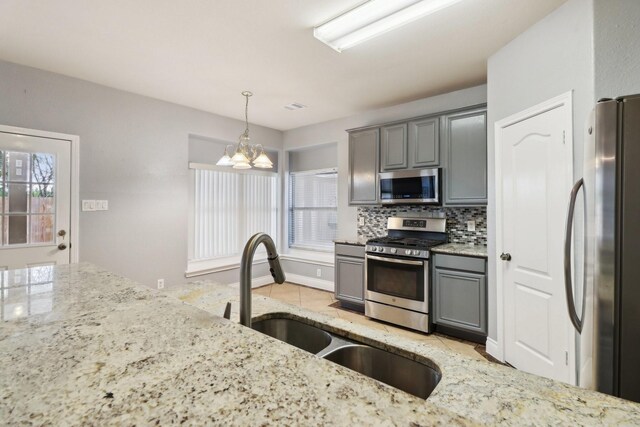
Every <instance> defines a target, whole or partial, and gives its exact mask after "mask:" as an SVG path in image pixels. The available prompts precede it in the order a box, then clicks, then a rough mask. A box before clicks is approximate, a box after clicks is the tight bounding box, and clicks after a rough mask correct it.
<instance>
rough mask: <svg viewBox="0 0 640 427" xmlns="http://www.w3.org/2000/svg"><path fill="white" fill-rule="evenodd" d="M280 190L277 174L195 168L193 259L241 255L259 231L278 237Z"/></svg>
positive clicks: (274, 237)
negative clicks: (278, 194) (245, 246)
mask: <svg viewBox="0 0 640 427" xmlns="http://www.w3.org/2000/svg"><path fill="white" fill-rule="evenodd" d="M277 189H278V178H277V176H276V175H253V174H240V173H234V172H220V171H213V170H200V169H198V170H196V171H195V204H194V206H195V218H194V232H195V236H194V239H193V241H194V248H193V256H194V259H196V260H202V259H214V258H223V257H231V256H237V255H240V253H241V251H242V248H243V247H244V244H245V242H246V241H247V240H248V239H249V237H251V236H252V235H253V234H255V233H258V232H265V233H267V234H269V235H270V236H271V237H272V238H273V239H274V240H276V238H277V218H278V200H277Z"/></svg>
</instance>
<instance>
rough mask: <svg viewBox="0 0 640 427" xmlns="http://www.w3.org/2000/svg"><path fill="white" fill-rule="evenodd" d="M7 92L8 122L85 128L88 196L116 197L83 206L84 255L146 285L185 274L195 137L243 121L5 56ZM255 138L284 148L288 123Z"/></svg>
mask: <svg viewBox="0 0 640 427" xmlns="http://www.w3.org/2000/svg"><path fill="white" fill-rule="evenodd" d="M0 100H1V102H0V124H3V125H9V126H18V127H24V128H31V129H39V130H46V131H52V132H62V133H67V134H73V135H79V136H80V197H81V199H107V200H109V210H108V211H106V212H81V214H80V259H81V260H82V261H90V262H94V263H96V264H99V265H101V266H103V267H105V268H107V269H110V270H112V271H114V272H116V273H118V274H122V275H125V276H127V277H130V278H132V279H134V280H137V281H139V282H141V283H143V284H146V285H155V281H156V280H157V279H158V278H164V279H165V280H166V281H167V284H168V285H171V284H172V283H180V282H184V281H185V278H184V271H185V269H186V265H187V215H188V205H187V202H188V176H189V175H188V169H187V160H188V139H189V135H190V134H195V135H202V136H206V137H208V138H212V139H216V140H221V141H231V142H235V141H237V138H238V135H239V134H240V133H241V132H242V131H243V130H244V123H243V122H242V121H238V120H234V119H229V118H226V117H221V116H217V115H214V114H209V113H205V112H203V111H198V110H194V109H191V108H186V107H182V106H178V105H175V104H170V103H167V102H162V101H158V100H154V99H151V98H146V97H143V96H138V95H134V94H130V93H126V92H122V91H119V90H115V89H111V88H107V87H104V86H100V85H97V84H93V83H89V82H86V81H82V80H78V79H74V78H69V77H65V76H62V75H59V74H54V73H50V72H46V71H42V70H37V69H34V68H29V67H24V66H21V65H17V64H12V63H7V62H2V61H0ZM241 108H242V104H239V105H238V109H239V111H241ZM251 136H252V139H253V140H254V141H260V142H262V143H263V144H264V145H266V146H269V147H272V148H275V149H280V148H281V147H282V133H281V132H280V131H276V130H273V129H268V128H264V127H260V126H251ZM256 270H258V269H256ZM260 273H262V274H260ZM263 274H266V272H262V271H256V275H263ZM236 281H237V280H236Z"/></svg>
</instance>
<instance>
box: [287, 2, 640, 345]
mask: <svg viewBox="0 0 640 427" xmlns="http://www.w3.org/2000/svg"><path fill="white" fill-rule="evenodd" d="M632 1H633V0H632ZM606 3H607V4H608V3H609V1H608V0H607V1H606ZM592 7H593V4H592V1H591V0H569V1H568V2H567V3H565V4H564V5H562V6H560V7H559V8H558V9H556V10H555V11H554V12H552V13H551V14H549V15H548V16H547V17H545V18H544V19H542V20H541V21H540V22H538V23H536V24H535V25H534V26H532V27H531V28H529V29H528V30H527V31H525V32H524V33H522V34H521V35H519V36H518V37H517V38H516V39H515V40H513V41H512V42H510V43H509V44H508V45H506V46H505V47H503V48H502V49H500V50H499V51H498V52H497V53H495V54H494V55H493V56H491V58H489V61H488V77H487V85H488V89H487V94H488V95H487V96H488V141H489V147H488V159H489V160H488V164H489V205H488V210H487V217H488V224H487V225H488V237H489V238H488V242H487V243H488V252H489V287H488V288H489V289H488V291H489V305H488V312H489V336H490V337H492V338H496V328H497V326H496V317H495V313H496V297H497V296H496V281H495V276H496V275H495V248H496V241H495V230H496V226H497V224H496V219H495V218H496V217H495V186H496V182H495V163H494V158H495V145H494V137H495V135H494V124H495V122H496V121H499V120H501V119H503V118H505V117H508V116H510V115H512V114H515V113H517V112H519V111H522V110H524V109H526V108H529V107H531V106H534V105H536V104H538V103H540V102H543V101H545V100H547V99H549V98H552V97H555V96H557V95H560V94H562V93H564V92H567V91H571V90H572V91H573V110H574V112H573V129H574V150H573V156H574V176H575V177H580V176H582V162H583V128H584V124H585V123H586V120H587V117H588V114H589V112H590V110H591V109H592V108H593V104H594V102H595V95H594V66H593V62H594V57H593V47H592V39H593V26H592V22H593V9H592ZM285 141H286V140H285ZM576 247H581V242H580V240H579V239H578V240H577V241H576Z"/></svg>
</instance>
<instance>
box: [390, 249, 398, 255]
mask: <svg viewBox="0 0 640 427" xmlns="http://www.w3.org/2000/svg"><path fill="white" fill-rule="evenodd" d="M390 251H391V253H392V254H395V253H396V252H398V250H397V249H396V248H391V249H390Z"/></svg>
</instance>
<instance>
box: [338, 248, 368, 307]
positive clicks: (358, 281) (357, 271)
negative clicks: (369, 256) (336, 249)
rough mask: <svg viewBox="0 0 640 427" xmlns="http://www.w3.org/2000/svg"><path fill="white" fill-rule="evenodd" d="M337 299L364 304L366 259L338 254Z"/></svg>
mask: <svg viewBox="0 0 640 427" xmlns="http://www.w3.org/2000/svg"><path fill="white" fill-rule="evenodd" d="M335 275H336V277H335V282H336V299H337V300H340V301H346V302H349V303H352V304H359V305H364V259H361V258H352V257H343V256H336V263H335Z"/></svg>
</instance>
